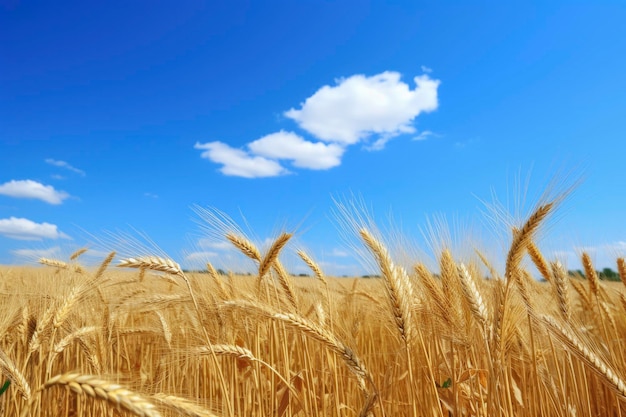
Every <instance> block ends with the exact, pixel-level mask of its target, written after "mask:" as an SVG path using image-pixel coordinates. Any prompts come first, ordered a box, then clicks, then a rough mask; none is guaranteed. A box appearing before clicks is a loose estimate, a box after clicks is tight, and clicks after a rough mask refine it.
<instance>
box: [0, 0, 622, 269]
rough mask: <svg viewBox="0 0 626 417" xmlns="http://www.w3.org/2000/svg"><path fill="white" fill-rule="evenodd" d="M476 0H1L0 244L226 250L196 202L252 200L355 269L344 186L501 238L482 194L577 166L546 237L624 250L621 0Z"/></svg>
mask: <svg viewBox="0 0 626 417" xmlns="http://www.w3.org/2000/svg"><path fill="white" fill-rule="evenodd" d="M420 3H421V4H420ZM465 3H466V2H445V4H444V3H442V2H412V1H406V2H400V1H398V2H363V1H361V2H348V1H337V2H321V1H297V2H292V1H272V2H266V1H259V2H250V3H247V2H239V1H224V2H216V1H212V2H199V1H194V2H191V1H181V2H140V1H137V2H117V1H107V2H78V1H67V2H62V3H59V2H43V1H41V2H39V1H19V0H8V1H7V0H4V1H2V2H0V263H23V262H27V261H32V260H33V259H35V258H36V257H37V256H39V255H49V256H50V257H57V258H64V257H66V256H67V255H68V254H69V253H71V251H72V249H75V248H77V247H80V246H82V245H83V244H86V243H90V242H92V240H93V239H91V238H90V236H89V235H90V234H93V235H95V236H103V235H104V234H105V231H107V230H121V231H123V232H129V231H130V230H131V228H134V229H137V230H140V231H142V232H145V233H146V234H147V235H149V236H150V237H151V238H152V239H153V240H154V241H155V242H156V243H157V244H158V245H159V246H160V247H161V248H162V249H163V250H164V251H165V252H166V253H168V254H169V255H170V256H171V257H173V258H174V259H176V260H178V261H180V262H181V263H183V264H187V265H189V264H190V263H193V262H196V263H197V262H198V261H199V260H202V259H205V258H206V259H207V260H210V261H212V262H213V263H215V264H216V265H222V264H224V265H225V264H226V263H228V262H226V261H225V259H227V256H228V255H229V253H228V251H224V250H223V248H222V247H220V245H217V244H214V243H210V242H207V241H206V240H204V241H200V240H199V239H201V238H202V236H201V232H200V230H199V227H198V225H197V224H196V223H195V222H194V219H197V218H198V216H197V215H196V214H195V213H194V212H193V211H192V209H191V207H192V206H193V205H194V204H198V205H200V206H202V207H215V208H217V209H219V210H221V211H223V212H225V213H227V214H228V215H230V216H232V217H233V218H234V219H235V220H236V221H237V222H239V223H243V221H242V215H243V216H245V219H246V220H247V222H248V223H249V225H250V227H251V229H252V230H253V232H254V234H255V235H254V236H253V237H255V238H257V239H259V244H262V243H263V241H264V240H265V239H267V238H271V237H272V236H274V235H275V234H276V233H277V232H278V231H279V230H281V228H282V227H283V226H286V227H287V228H288V229H291V228H297V232H298V233H297V239H298V242H299V243H300V244H302V245H304V246H305V247H306V248H307V249H309V250H310V252H311V253H312V255H313V256H314V257H315V258H316V259H318V260H319V261H321V262H323V265H324V266H325V267H326V268H327V270H328V271H329V273H336V274H343V273H353V271H356V272H361V271H362V268H359V267H357V266H356V265H357V264H358V262H357V261H356V260H354V259H353V258H351V257H346V256H342V255H344V254H345V252H346V248H345V247H344V246H343V243H342V240H341V239H340V237H339V233H338V232H337V230H336V226H335V225H333V222H332V221H331V219H330V218H331V217H332V215H331V211H332V208H333V206H334V204H333V197H335V198H340V199H341V198H344V199H345V198H347V197H346V196H348V195H350V194H355V195H360V196H362V198H363V200H364V201H365V202H366V203H367V204H368V205H369V206H371V207H372V208H373V211H374V216H375V219H376V221H377V222H379V223H381V224H385V223H386V219H387V217H388V214H389V213H393V216H394V219H395V222H396V223H397V224H401V225H402V228H403V229H404V230H405V232H406V233H407V234H409V235H411V237H413V238H414V239H415V241H416V242H417V244H418V245H419V246H425V244H424V242H423V239H422V238H421V236H420V234H419V228H420V226H421V227H423V226H424V225H425V224H426V219H427V218H428V217H429V216H433V215H443V216H446V217H447V218H448V219H450V223H453V222H454V221H456V220H454V219H461V220H462V222H465V223H471V224H473V225H475V226H476V227H475V229H477V230H479V231H478V232H475V233H476V235H477V236H478V237H484V238H485V239H486V240H487V242H486V243H485V247H490V246H494V247H500V246H505V245H506V240H505V239H502V241H498V242H494V241H493V239H492V238H490V236H492V235H490V234H489V233H488V231H485V232H484V234H483V231H482V230H483V229H487V226H486V225H485V223H484V222H481V210H482V209H483V205H482V203H481V202H480V201H479V199H485V200H490V199H491V197H490V196H491V191H492V189H493V190H495V192H496V193H497V194H498V195H499V196H500V197H501V198H503V199H505V198H506V196H507V195H509V196H511V195H513V194H514V193H513V192H512V191H511V186H512V184H513V183H514V180H515V178H516V176H519V175H518V174H519V173H520V172H521V176H522V178H526V174H527V173H528V172H529V171H530V170H531V169H532V176H531V180H530V191H531V192H530V195H531V196H533V195H537V194H540V192H541V188H542V187H543V186H545V184H546V178H549V176H550V175H552V174H554V172H555V171H556V170H557V169H558V168H562V169H563V168H565V169H566V170H567V169H568V168H569V169H571V168H574V167H575V170H579V169H580V170H581V172H582V176H583V177H584V178H585V181H584V182H583V183H582V185H580V186H579V187H578V189H577V190H576V192H575V193H574V194H573V195H572V196H571V197H570V199H569V200H568V201H567V202H566V204H565V205H564V207H563V208H562V210H561V211H560V212H559V216H557V217H558V221H554V222H552V223H551V227H550V228H549V230H548V231H547V232H546V233H545V234H544V235H543V236H542V238H543V239H542V241H540V244H541V245H540V246H542V247H543V248H544V249H545V250H546V255H548V256H552V254H553V253H554V251H563V252H564V251H568V252H569V253H560V254H559V256H561V258H562V259H563V260H567V261H568V266H570V267H577V265H576V263H575V261H574V260H573V259H574V256H575V254H576V251H577V250H580V249H579V248H581V247H587V248H588V249H589V250H590V251H592V253H593V254H594V256H595V259H596V261H597V262H598V264H606V265H605V266H612V265H611V264H610V262H612V259H614V258H615V257H616V256H617V255H621V256H623V255H624V253H623V251H625V250H626V243H623V242H624V241H626V222H624V213H625V211H624V207H626V193H624V190H626V174H624V163H623V159H624V155H625V154H626V152H625V151H626V145H625V142H624V139H625V134H626V117H625V115H624V113H625V110H626V81H625V79H624V74H626V57H625V55H626V54H624V51H626V25H624V24H623V22H625V21H626V5H624V3H623V2H571V1H567V2H536V3H534V4H533V3H528V2H524V3H522V2H519V3H511V2H506V3H498V2H489V3H475V4H472V5H467V4H465ZM416 77H417V78H416ZM416 82H419V84H416ZM290 110H292V111H291V112H290ZM416 138H420V139H422V140H415V139H416ZM535 202H536V201H534V200H532V198H531V200H530V203H531V204H532V203H535ZM453 220H454V221H453ZM44 223H47V224H44ZM92 245H93V243H92ZM100 246H101V245H100ZM100 246H98V245H93V247H94V249H95V248H96V247H98V248H99V247H100ZM102 249H107V248H102ZM111 249H116V248H115V247H111ZM194 252H207V253H206V254H204V255H206V256H203V255H202V254H199V253H195V254H193V253H194ZM190 255H191V258H189V259H188V260H186V259H185V258H186V257H189V256H190ZM225 266H228V265H225ZM235 267H236V266H235ZM291 269H293V270H294V271H296V270H300V269H302V266H301V265H300V264H297V263H296V262H295V261H294V262H293V264H292V265H291Z"/></svg>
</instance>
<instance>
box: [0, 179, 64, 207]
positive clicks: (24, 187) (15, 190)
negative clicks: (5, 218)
mask: <svg viewBox="0 0 626 417" xmlns="http://www.w3.org/2000/svg"><path fill="white" fill-rule="evenodd" d="M0 194H2V195H6V196H9V197H13V198H34V199H37V200H42V201H45V202H46V203H49V204H61V203H62V202H63V200H65V199H66V198H68V197H69V194H68V193H66V192H65V191H57V190H55V189H54V187H53V186H51V185H43V184H41V183H39V182H37V181H33V180H11V181H9V182H5V183H4V184H2V185H0Z"/></svg>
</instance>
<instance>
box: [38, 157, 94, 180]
mask: <svg viewBox="0 0 626 417" xmlns="http://www.w3.org/2000/svg"><path fill="white" fill-rule="evenodd" d="M45 161H46V164H49V165H53V166H55V167H59V168H64V169H67V170H69V171H72V172H75V173H77V174H79V175H82V176H83V177H84V176H85V175H86V174H85V171H83V170H82V169H78V168H76V167H73V166H72V165H70V164H69V163H67V162H65V161H59V160H56V159H52V158H47V159H46V160H45Z"/></svg>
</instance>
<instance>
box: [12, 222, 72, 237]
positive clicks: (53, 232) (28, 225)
mask: <svg viewBox="0 0 626 417" xmlns="http://www.w3.org/2000/svg"><path fill="white" fill-rule="evenodd" d="M0 235H3V236H6V237H8V238H11V239H18V240H43V239H60V238H63V239H68V238H69V236H67V235H66V234H65V233H63V232H61V231H59V229H58V228H57V226H56V225H54V224H50V223H35V222H34V221H32V220H29V219H24V218H19V217H9V218H8V219H0Z"/></svg>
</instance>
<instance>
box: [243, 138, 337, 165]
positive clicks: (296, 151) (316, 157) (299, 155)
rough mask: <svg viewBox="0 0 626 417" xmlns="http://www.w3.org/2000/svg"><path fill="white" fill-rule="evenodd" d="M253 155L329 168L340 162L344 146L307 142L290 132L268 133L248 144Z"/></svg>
mask: <svg viewBox="0 0 626 417" xmlns="http://www.w3.org/2000/svg"><path fill="white" fill-rule="evenodd" d="M248 148H249V149H250V151H252V153H254V154H255V155H259V156H263V157H267V158H272V159H287V160H291V161H293V165H294V166H296V167H299V168H308V169H329V168H333V167H336V166H338V165H340V164H341V156H342V155H343V152H344V150H345V149H344V148H343V147H341V146H339V145H337V144H334V143H331V144H325V143H322V142H315V143H314V142H309V141H306V140H304V139H303V138H301V137H300V136H298V135H296V134H295V133H292V132H285V131H282V130H281V131H280V132H276V133H272V134H269V135H267V136H264V137H262V138H261V139H257V140H255V141H254V142H251V143H250V144H248Z"/></svg>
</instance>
